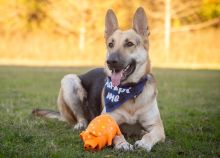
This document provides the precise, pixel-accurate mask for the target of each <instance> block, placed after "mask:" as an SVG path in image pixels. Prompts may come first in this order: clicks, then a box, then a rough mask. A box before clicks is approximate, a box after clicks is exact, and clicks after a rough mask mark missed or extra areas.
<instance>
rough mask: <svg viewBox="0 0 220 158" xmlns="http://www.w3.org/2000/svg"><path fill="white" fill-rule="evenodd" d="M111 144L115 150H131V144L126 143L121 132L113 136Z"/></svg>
mask: <svg viewBox="0 0 220 158" xmlns="http://www.w3.org/2000/svg"><path fill="white" fill-rule="evenodd" d="M113 145H114V148H115V149H116V150H122V151H132V150H133V145H131V144H130V143H128V142H127V141H126V140H125V138H124V136H123V135H122V134H121V135H119V136H115V137H114V139H113Z"/></svg>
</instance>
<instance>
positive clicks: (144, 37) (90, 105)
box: [33, 8, 165, 151]
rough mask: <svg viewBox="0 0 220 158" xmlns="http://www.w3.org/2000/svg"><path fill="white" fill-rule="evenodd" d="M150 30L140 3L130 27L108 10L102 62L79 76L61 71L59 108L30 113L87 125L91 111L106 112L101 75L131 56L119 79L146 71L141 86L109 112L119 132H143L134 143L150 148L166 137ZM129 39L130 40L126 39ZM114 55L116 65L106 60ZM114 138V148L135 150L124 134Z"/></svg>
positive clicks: (133, 77) (78, 126) (130, 78)
mask: <svg viewBox="0 0 220 158" xmlns="http://www.w3.org/2000/svg"><path fill="white" fill-rule="evenodd" d="M148 35H149V28H148V21H147V17H146V14H145V12H144V9H143V8H138V9H137V11H136V13H135V15H134V19H133V28H132V29H129V30H126V31H122V30H120V29H119V28H118V22H117V18H116V16H115V14H114V12H113V11H112V10H108V12H107V14H106V18H105V39H106V46H107V56H106V64H105V68H104V69H103V68H99V69H94V70H92V71H89V72H88V73H86V74H83V75H79V76H78V75H75V74H69V75H66V76H64V78H63V79H62V81H61V88H60V92H59V96H58V108H59V113H56V112H51V111H49V110H41V109H36V110H34V111H33V114H35V115H37V116H44V117H49V118H58V119H59V120H63V121H67V122H69V123H70V124H71V125H73V126H74V127H73V128H74V129H75V130H82V129H84V128H86V127H87V124H88V123H89V121H91V120H92V119H93V118H94V117H95V116H97V115H99V114H100V113H106V110H105V107H104V106H103V105H104V102H103V100H104V99H103V98H104V96H103V87H104V80H105V78H106V77H107V76H111V75H112V71H111V70H112V69H113V70H114V69H115V70H116V69H123V68H125V67H126V66H127V65H128V64H130V63H131V61H133V62H134V63H135V68H134V71H133V72H132V73H131V74H129V76H127V78H126V79H125V80H123V81H121V84H125V83H137V82H138V81H139V80H140V79H141V78H142V77H143V76H147V77H148V80H147V82H146V85H145V87H144V90H143V91H142V93H141V94H140V95H139V96H137V98H134V99H131V100H129V101H127V102H125V103H124V104H123V105H121V106H120V107H119V108H117V109H116V110H114V111H112V112H109V114H110V115H111V116H112V117H113V118H114V119H115V120H116V122H117V123H118V124H119V125H120V127H121V129H122V130H123V132H125V133H126V131H129V132H135V133H136V134H137V133H138V134H143V137H142V138H141V139H140V140H138V141H136V142H135V144H134V147H137V148H144V149H145V150H147V151H150V150H151V148H152V146H153V145H154V144H155V143H157V142H159V141H164V140H165V134H164V128H163V123H162V120H161V118H160V113H159V110H158V106H157V100H156V96H157V89H156V81H155V78H154V76H153V75H152V74H151V73H150V60H149V54H148V53H149V52H148V51H149V40H148ZM128 42H131V43H132V44H127V43H128ZM110 43H112V44H111V45H110ZM116 56H117V62H118V64H117V65H115V61H114V62H113V64H112V62H110V60H112V59H114V60H116ZM101 105H102V106H101ZM127 125H129V126H130V127H132V126H134V127H135V129H136V130H134V131H132V130H130V129H132V128H130V127H128V126H127ZM128 128H129V130H128ZM133 129H134V128H133ZM141 131H142V132H141ZM130 134H132V133H130ZM113 144H114V148H115V149H117V150H133V145H131V144H129V143H128V142H127V141H126V140H125V138H124V136H123V135H121V136H116V137H115V138H114V140H113Z"/></svg>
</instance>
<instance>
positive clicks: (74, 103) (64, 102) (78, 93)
mask: <svg viewBox="0 0 220 158" xmlns="http://www.w3.org/2000/svg"><path fill="white" fill-rule="evenodd" d="M86 96H87V94H86V91H85V89H84V88H83V86H82V84H81V80H80V79H79V77H78V76H77V75H75V74H68V75H66V76H64V77H63V79H62V80H61V89H60V93H59V96H58V101H57V102H58V108H59V111H60V114H61V116H62V117H63V118H64V119H65V120H67V121H68V122H70V123H72V122H73V121H74V120H75V123H74V126H73V128H74V130H82V129H84V128H86V127H87V124H88V122H87V120H86V117H85V116H84V111H83V104H85V99H86Z"/></svg>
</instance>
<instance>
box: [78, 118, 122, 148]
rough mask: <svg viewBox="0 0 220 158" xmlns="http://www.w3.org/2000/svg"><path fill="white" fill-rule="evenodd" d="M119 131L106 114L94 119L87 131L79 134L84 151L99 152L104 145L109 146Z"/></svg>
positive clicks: (113, 121)
mask: <svg viewBox="0 0 220 158" xmlns="http://www.w3.org/2000/svg"><path fill="white" fill-rule="evenodd" d="M120 134H121V131H120V129H119V127H118V124H117V123H116V122H115V120H114V119H113V118H112V117H111V116H109V115H108V114H103V115H100V116H97V117H96V118H94V119H93V120H92V121H91V122H90V124H89V126H88V127H87V129H86V130H85V131H83V132H82V133H80V138H81V139H82V140H83V142H84V148H85V150H93V151H95V150H101V149H102V148H104V146H105V145H111V144H112V139H113V138H114V137H115V136H116V135H120Z"/></svg>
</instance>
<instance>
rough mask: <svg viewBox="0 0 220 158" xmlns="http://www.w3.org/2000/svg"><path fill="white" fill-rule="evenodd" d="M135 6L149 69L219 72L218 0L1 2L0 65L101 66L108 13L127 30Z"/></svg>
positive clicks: (17, 0)
mask: <svg viewBox="0 0 220 158" xmlns="http://www.w3.org/2000/svg"><path fill="white" fill-rule="evenodd" d="M139 6H142V7H144V8H145V11H146V13H147V16H148V18H149V25H150V56H151V61H152V65H153V66H154V67H171V68H210V69H220V1H219V0H173V1H172V0H120V1H118V0H108V1H103V0H93V1H89V0H0V13H1V15H0V65H26V66H100V65H103V63H104V59H105V52H106V51H105V44H104V33H103V32H104V17H105V13H106V11H107V9H109V8H112V9H113V10H114V11H115V13H116V15H117V17H118V20H119V25H120V27H121V28H122V29H127V28H129V27H131V26H132V25H131V24H132V17H133V14H134V12H135V10H136V9H137V7H139Z"/></svg>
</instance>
